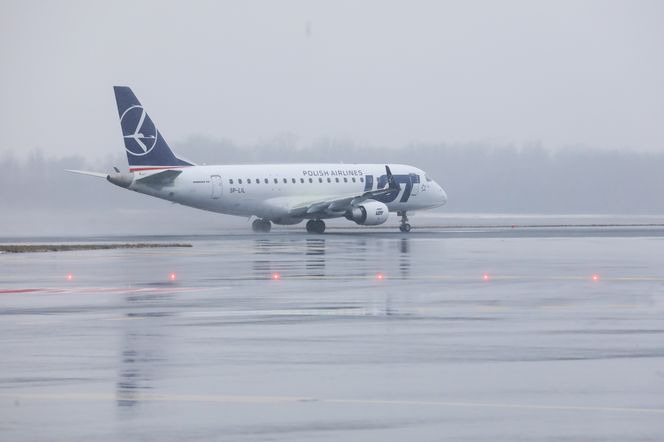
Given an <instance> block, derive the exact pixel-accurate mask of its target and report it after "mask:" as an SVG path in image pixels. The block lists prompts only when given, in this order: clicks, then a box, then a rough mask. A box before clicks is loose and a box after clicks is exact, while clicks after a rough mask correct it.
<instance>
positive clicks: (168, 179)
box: [136, 169, 182, 186]
mask: <svg viewBox="0 0 664 442" xmlns="http://www.w3.org/2000/svg"><path fill="white" fill-rule="evenodd" d="M181 173H182V171H181V170H172V169H168V170H162V171H161V172H157V173H153V174H152V175H148V176H146V177H143V178H139V179H137V180H136V182H137V183H142V184H150V185H155V186H166V185H168V184H171V183H172V182H173V180H175V178H177V177H178V175H180V174H181Z"/></svg>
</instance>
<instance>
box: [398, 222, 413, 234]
mask: <svg viewBox="0 0 664 442" xmlns="http://www.w3.org/2000/svg"><path fill="white" fill-rule="evenodd" d="M399 230H401V231H402V232H404V233H408V232H410V224H408V223H405V224H402V225H400V226H399Z"/></svg>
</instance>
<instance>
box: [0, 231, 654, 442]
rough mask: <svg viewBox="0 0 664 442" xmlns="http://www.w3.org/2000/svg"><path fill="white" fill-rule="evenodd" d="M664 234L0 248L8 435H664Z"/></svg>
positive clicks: (420, 234) (200, 240)
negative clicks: (38, 250) (14, 252)
mask: <svg viewBox="0 0 664 442" xmlns="http://www.w3.org/2000/svg"><path fill="white" fill-rule="evenodd" d="M663 235H664V229H662V228H661V227H652V228H647V227H631V228H619V227H615V228H585V229H584V228H552V227H551V228H537V229H509V228H505V229H481V228H475V229H463V228H459V229H446V230H436V229H432V230H414V231H413V232H412V233H411V234H409V235H404V234H398V233H392V232H389V233H387V232H373V231H372V232H366V231H362V230H357V231H355V230H351V231H346V232H342V233H334V232H330V234H325V235H314V236H311V235H306V234H302V233H299V232H298V233H294V232H291V231H287V232H285V233H280V232H278V231H275V232H273V233H271V234H267V235H252V234H240V233H237V234H229V235H221V236H203V237H167V238H145V237H140V238H126V237H125V238H85V239H80V238H79V239H76V240H77V241H82V242H90V241H99V242H107V241H117V242H127V241H137V242H145V241H149V240H154V241H157V240H166V241H169V242H188V243H191V244H192V245H193V247H192V248H186V249H146V250H132V249H124V250H100V251H71V252H59V253H32V254H20V255H8V254H4V255H0V269H1V274H0V355H2V356H1V358H0V439H2V440H26V441H27V440H46V439H48V440H62V441H71V440H92V439H94V440H119V439H123V440H137V439H140V440H145V439H159V440H184V439H188V440H191V439H193V440H376V441H379V440H380V441H383V440H404V439H411V440H442V439H449V440H467V441H475V440H477V441H485V440H494V441H495V440H501V441H518V440H524V441H526V440H527V441H532V440H551V441H554V440H555V441H561V440H575V441H595V440H621V441H626V440H640V441H659V440H662V439H664V236H663ZM48 240H49V241H59V242H64V241H72V240H71V239H66V238H51V239H48ZM5 241H7V240H5ZM23 241H24V242H31V241H36V242H44V239H43V238H42V239H39V240H30V239H24V240H23ZM68 275H69V276H68Z"/></svg>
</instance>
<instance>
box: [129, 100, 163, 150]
mask: <svg viewBox="0 0 664 442" xmlns="http://www.w3.org/2000/svg"><path fill="white" fill-rule="evenodd" d="M120 125H121V126H122V135H123V136H124V139H125V149H127V153H129V154H130V155H136V156H141V155H147V154H149V153H150V152H151V151H152V149H154V146H155V145H156V144H157V138H158V137H159V133H158V132H157V128H156V127H155V126H154V123H153V122H152V120H151V119H150V117H149V116H148V114H147V113H146V112H145V109H143V106H132V107H130V108H129V109H127V110H126V111H124V113H123V114H122V115H121V116H120Z"/></svg>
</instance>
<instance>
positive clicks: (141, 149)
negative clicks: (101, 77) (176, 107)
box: [113, 86, 192, 169]
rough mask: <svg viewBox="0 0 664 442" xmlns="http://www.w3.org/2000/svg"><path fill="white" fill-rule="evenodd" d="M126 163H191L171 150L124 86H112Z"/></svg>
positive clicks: (161, 164) (188, 164)
mask: <svg viewBox="0 0 664 442" xmlns="http://www.w3.org/2000/svg"><path fill="white" fill-rule="evenodd" d="M113 89H114V90H115V101H116V102H117V105H118V115H119V116H120V126H121V127H122V136H123V138H124V144H125V150H126V151H127V161H128V162H129V167H130V169H131V168H138V167H155V168H159V167H181V166H191V165H192V164H191V163H190V162H188V161H184V160H182V159H180V158H178V157H177V156H175V154H174V153H173V151H172V150H171V148H170V147H169V146H168V143H166V140H165V139H164V137H163V136H162V135H161V134H160V133H159V130H158V129H157V126H156V125H155V124H154V122H153V121H152V119H151V118H150V116H149V115H148V113H147V112H146V111H145V109H144V108H143V105H141V103H140V102H139V101H138V98H136V95H134V93H133V92H132V90H131V89H130V88H128V87H126V86H114V88H113Z"/></svg>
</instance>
